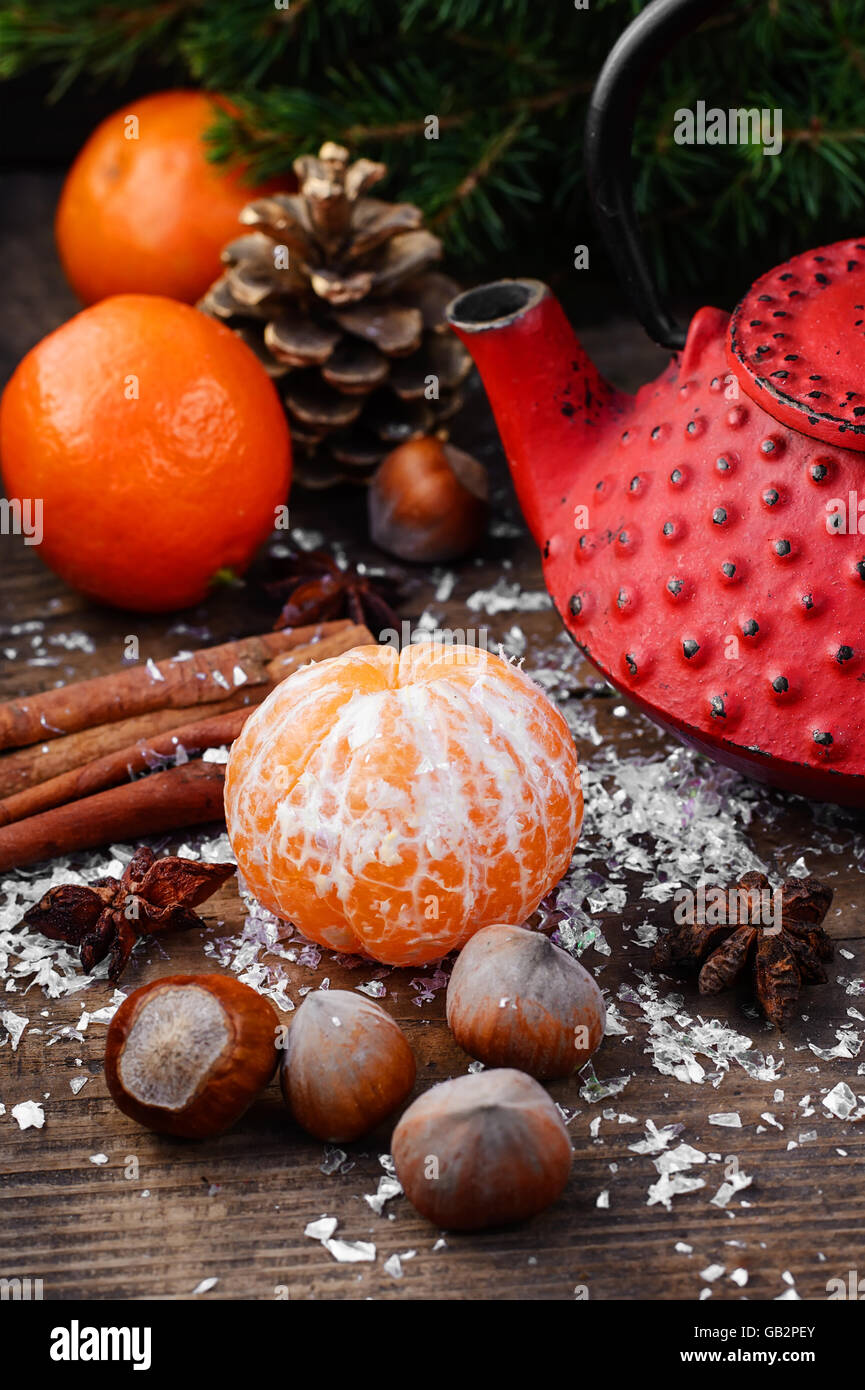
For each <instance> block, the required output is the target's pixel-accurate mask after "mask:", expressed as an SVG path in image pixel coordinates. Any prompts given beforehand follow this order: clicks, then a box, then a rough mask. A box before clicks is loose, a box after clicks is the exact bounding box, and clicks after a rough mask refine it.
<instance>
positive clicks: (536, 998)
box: [447, 926, 606, 1081]
mask: <svg viewBox="0 0 865 1390" xmlns="http://www.w3.org/2000/svg"><path fill="white" fill-rule="evenodd" d="M447 1020H448V1024H449V1026H450V1029H451V1031H452V1033H453V1035H454V1037H455V1038H456V1040H457V1042H458V1043H459V1045H460V1047H464V1048H465V1050H466V1052H468V1053H470V1055H471V1056H472V1057H477V1058H478V1060H479V1061H481V1062H484V1063H485V1065H487V1066H489V1067H516V1068H517V1069H518V1070H519V1071H525V1072H528V1073H529V1074H530V1075H531V1076H535V1077H537V1078H538V1079H539V1080H544V1081H549V1080H552V1079H553V1078H556V1077H563V1076H569V1075H570V1074H571V1073H572V1072H573V1071H574V1069H575V1068H576V1067H580V1066H582V1065H583V1064H584V1063H585V1062H587V1061H588V1059H589V1057H591V1055H592V1053H593V1052H594V1051H595V1049H596V1048H597V1047H598V1046H599V1044H600V1042H601V1039H602V1038H603V1036H604V1025H605V1022H606V1007H605V1005H604V997H603V995H602V993H601V991H600V989H599V988H598V986H597V984H596V983H595V981H594V979H593V978H592V976H591V975H590V974H589V973H588V971H587V970H584V969H583V967H582V965H580V963H579V961H576V960H574V959H573V958H572V957H571V956H569V955H568V953H567V952H566V951H563V950H561V949H560V947H558V946H554V945H553V943H552V942H551V941H550V940H548V938H547V937H546V936H543V935H542V934H541V933H540V932H533V931H528V930H526V928H525V927H511V926H490V927H483V928H482V929H481V930H480V931H479V932H476V933H475V935H474V936H473V937H472V938H471V939H470V941H468V942H467V944H466V945H465V946H464V947H463V949H462V951H461V952H460V955H459V957H458V959H457V962H456V965H455V966H454V968H453V972H452V974H451V978H450V982H449V984H448V992H447Z"/></svg>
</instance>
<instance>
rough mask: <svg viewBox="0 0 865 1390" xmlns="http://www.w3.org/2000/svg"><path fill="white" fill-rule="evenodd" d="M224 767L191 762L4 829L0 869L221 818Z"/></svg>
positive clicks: (0, 846) (22, 865)
mask: <svg viewBox="0 0 865 1390" xmlns="http://www.w3.org/2000/svg"><path fill="white" fill-rule="evenodd" d="M224 782H225V768H224V767H223V765H222V764H221V763H204V762H192V763H185V764H184V765H183V767H174V768H171V770H170V771H169V772H154V773H153V775H152V776H150V777H141V778H139V779H138V781H137V782H128V783H127V784H126V786H123V787H112V788H111V789H110V791H104V792H97V794H96V795H95V796H88V797H85V798H84V800H82V801H73V802H71V803H70V804H69V805H68V806H57V807H55V808H54V810H52V811H44V812H43V813H42V814H41V815H38V816H29V817H28V818H27V820H21V821H16V823H15V824H14V825H5V826H3V827H2V828H0V873H3V872H6V871H7V870H9V869H16V868H23V867H24V866H25V865H28V864H38V863H41V861H42V860H44V859H53V858H55V857H56V856H57V855H60V854H71V853H72V852H73V851H75V850H85V849H96V848H97V847H98V846H99V845H104V844H110V843H112V842H113V841H115V840H131V841H134V842H137V841H139V840H140V839H141V838H142V837H143V836H145V835H157V834H160V833H162V832H164V831H168V830H179V829H181V827H184V826H189V825H203V824H206V823H207V822H208V821H218V820H221V819H222V817H223V790H224Z"/></svg>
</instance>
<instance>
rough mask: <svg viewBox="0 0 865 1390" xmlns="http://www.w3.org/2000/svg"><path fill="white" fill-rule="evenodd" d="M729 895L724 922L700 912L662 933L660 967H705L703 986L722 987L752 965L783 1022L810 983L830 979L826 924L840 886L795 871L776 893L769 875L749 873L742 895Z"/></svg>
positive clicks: (767, 1008)
mask: <svg viewBox="0 0 865 1390" xmlns="http://www.w3.org/2000/svg"><path fill="white" fill-rule="evenodd" d="M725 896H726V897H727V900H728V902H729V910H728V911H725V912H723V914H722V915H723V916H724V920H723V921H706V920H700V919H699V917H698V915H697V914H696V913H695V912H692V913H691V914H690V915H689V919H688V920H687V921H684V922H682V923H677V924H676V925H675V926H674V927H670V928H669V929H668V930H667V931H666V932H665V933H664V935H663V936H662V937H660V938H659V940H658V943H657V945H656V946H655V950H654V952H653V955H652V967H653V969H655V970H669V969H682V970H688V969H692V970H693V969H699V971H700V974H699V988H700V993H701V994H720V993H721V991H722V990H724V989H729V987H730V986H731V985H732V984H733V982H734V981H735V980H736V979H737V978H738V977H739V976H740V975H741V974H742V973H743V972H744V971H745V969H746V967H748V966H749V965H750V966H751V968H752V969H753V971H754V984H755V991H756V995H757V1001H758V1003H759V1004H760V1007H761V1008H762V1010H763V1012H764V1014H765V1015H766V1017H767V1018H768V1019H769V1021H770V1022H771V1023H774V1024H776V1025H777V1027H779V1028H783V1027H784V1025H785V1023H787V1022H788V1020H789V1018H790V1016H791V1014H792V1012H793V1010H794V1008H795V1005H796V1001H797V999H798V998H799V991H800V989H801V987H802V985H806V984H808V985H810V984H820V983H822V982H823V981H825V979H826V971H825V970H824V969H823V964H822V962H823V961H827V960H831V959H832V955H833V947H832V941H831V938H830V937H829V936H827V934H826V932H825V931H824V930H823V928H822V926H821V923H822V922H823V920H824V918H825V916H826V914H827V912H828V911H829V908H830V906H831V903H832V897H833V891H832V889H831V888H830V887H829V886H828V884H826V883H821V882H820V881H819V880H818V879H801V878H790V879H785V881H784V882H783V883H782V884H781V887H780V890H779V891H778V892H777V894H773V892H772V889H771V887H770V884H769V880H768V879H767V878H766V876H765V875H764V874H758V873H749V874H745V875H744V876H743V877H742V879H741V880H740V882H739V884H738V885H737V890H736V891H735V895H732V894H731V895H725ZM770 903H771V904H772V910H769V911H767V907H768V905H769V904H770ZM708 915H709V914H708V913H706V914H705V916H706V917H708ZM767 919H768V920H767Z"/></svg>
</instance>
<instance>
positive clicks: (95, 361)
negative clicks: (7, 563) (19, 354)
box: [0, 295, 291, 612]
mask: <svg viewBox="0 0 865 1390" xmlns="http://www.w3.org/2000/svg"><path fill="white" fill-rule="evenodd" d="M0 468H2V474H3V481H4V483H5V486H6V492H7V495H8V497H9V498H10V499H16V498H17V499H21V501H22V503H23V502H24V501H26V500H27V499H29V500H30V501H31V503H33V502H35V503H37V504H38V505H39V506H40V507H41V514H42V532H43V538H42V542H41V545H40V546H39V553H40V554H41V556H42V558H43V559H44V560H45V562H46V564H48V565H50V566H51V568H52V569H53V570H56V572H57V573H58V574H59V575H60V576H61V577H62V578H63V579H65V580H66V582H67V583H68V584H71V585H72V586H73V587H74V588H77V589H80V590H82V592H83V593H85V594H88V595H90V597H92V598H97V599H101V600H103V601H104V602H106V603H111V604H115V605H117V606H118V607H121V608H133V609H140V610H143V611H145V612H160V611H165V610H169V609H175V608H185V607H187V606H188V605H189V604H193V603H197V602H199V601H200V600H201V599H202V598H204V597H205V595H206V594H207V591H208V588H209V586H210V584H211V583H212V582H213V580H214V579H215V578H216V577H217V576H218V575H219V573H220V571H225V570H231V571H234V572H235V573H240V572H242V571H243V570H244V569H245V568H246V566H247V565H248V564H249V562H250V560H251V559H252V556H253V554H254V552H255V550H256V549H257V547H258V546H259V545H260V543H261V542H262V541H263V540H264V539H265V537H266V536H268V535H269V534H270V531H271V530H272V528H273V526H274V522H275V519H276V509H277V508H278V507H280V506H282V505H283V504H284V503H285V500H286V496H287V494H288V488H289V484H290V481H291V446H290V442H289V434H288V426H287V425H286V422H285V416H284V414H283V410H282V406H281V405H280V402H279V398H278V396H277V394H276V390H275V388H274V386H273V383H272V382H271V381H270V379H269V378H268V376H267V374H266V372H265V371H264V368H263V367H262V366H261V365H260V363H259V362H258V361H257V359H256V357H255V356H254V354H253V353H252V352H251V350H250V349H249V348H248V347H247V346H246V345H245V344H244V343H242V342H241V341H240V339H239V338H237V337H236V336H235V335H234V334H233V333H232V332H231V331H230V330H229V329H227V328H225V327H223V325H222V324H218V323H215V322H214V321H213V320H212V319H209V318H206V317H205V316H204V314H200V313H199V312H198V310H197V309H191V308H189V306H188V305H186V304H179V303H177V301H176V300H173V299H162V298H159V297H157V296H155V295H116V296H115V297H113V298H112V299H104V300H102V301H101V302H100V303H99V304H94V305H93V306H92V307H91V308H89V309H84V310H82V312H81V313H80V314H77V315H76V316H75V317H74V318H72V319H70V320H69V322H68V323H65V324H63V325H62V327H60V328H58V329H57V330H56V331H55V332H54V333H51V334H49V335H48V337H47V338H43V339H42V341H41V342H40V343H37V345H36V347H35V348H33V349H32V350H31V351H30V352H29V353H28V354H27V356H26V357H25V358H24V360H23V361H22V362H21V363H20V364H19V366H18V368H17V370H16V371H15V373H14V374H13V376H12V378H11V380H10V382H9V384H8V386H7V387H6V390H5V392H4V393H3V400H2V403H0Z"/></svg>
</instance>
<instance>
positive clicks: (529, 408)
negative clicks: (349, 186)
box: [447, 280, 629, 547]
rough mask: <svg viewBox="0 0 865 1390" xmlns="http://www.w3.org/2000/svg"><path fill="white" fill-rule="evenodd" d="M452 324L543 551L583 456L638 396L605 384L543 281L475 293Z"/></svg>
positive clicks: (456, 303) (459, 302) (456, 306)
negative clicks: (482, 389)
mask: <svg viewBox="0 0 865 1390" xmlns="http://www.w3.org/2000/svg"><path fill="white" fill-rule="evenodd" d="M447 319H448V322H449V323H450V325H451V327H452V328H453V330H454V332H455V333H456V334H457V336H458V337H459V338H460V339H461V340H462V342H463V343H464V344H465V346H466V347H467V348H468V350H469V352H470V353H471V355H472V357H473V358H474V360H475V363H476V365H477V367H478V370H479V372H480V374H481V379H482V381H483V383H484V387H485V388H486V392H487V395H488V397H489V400H490V404H491V406H492V408H493V414H494V415H495V418H496V424H497V425H498V429H499V434H500V435H501V440H502V444H503V446H504V450H505V454H506V456H507V460H508V465H509V467H510V470H511V474H512V476H513V480H514V486H515V488H516V491H517V497H518V498H519V502H520V506H521V507H522V510H523V515H524V516H525V518H526V521H527V522H528V525H529V529H530V530H531V533H532V535H533V537H534V539H535V542H536V543H537V545H539V546H541V547H543V546H544V544H545V542H546V539H547V537H548V536H549V535H550V534H551V532H552V530H553V529H554V528H555V522H556V512H557V509H558V508H559V507H561V506H562V504H563V503H564V501H565V499H566V497H567V495H568V494H569V493H570V491H571V489H572V487H573V483H574V478H575V475H576V470H577V468H578V467H579V465H580V461H581V458H582V457H583V456H584V455H586V454H587V453H589V452H590V451H591V450H592V449H593V448H594V446H595V444H597V443H598V442H600V440H601V436H602V433H603V432H604V430H605V428H606V427H607V425H608V423H609V421H610V419H611V418H612V417H614V416H620V415H621V414H622V413H623V410H624V407H625V405H626V403H627V401H628V399H629V398H628V397H626V396H623V395H622V394H620V393H619V392H618V391H617V390H616V389H615V388H614V387H613V386H611V385H610V383H609V382H608V381H605V380H604V378H603V377H602V376H601V374H600V372H599V371H598V369H597V367H596V366H595V365H594V363H593V362H592V361H591V360H590V359H589V358H588V357H587V356H586V353H585V352H584V351H583V349H582V347H581V346H580V344H579V342H578V341H577V338H576V336H575V334H574V331H573V329H572V328H571V325H570V324H569V323H568V320H567V319H566V317H565V314H564V312H563V310H562V307H561V305H560V304H559V302H558V300H557V299H556V298H555V296H554V295H553V294H552V293H551V291H550V290H549V289H548V288H547V286H546V285H544V284H542V283H541V282H540V281H539V280H497V281H495V282H494V283H493V284H490V285H482V286H480V287H479V288H478V289H474V290H468V291H466V293H465V294H461V295H459V296H458V297H457V298H456V299H454V300H453V301H452V302H451V303H450V304H449V306H448V309H447Z"/></svg>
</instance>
